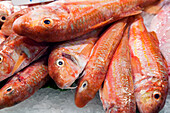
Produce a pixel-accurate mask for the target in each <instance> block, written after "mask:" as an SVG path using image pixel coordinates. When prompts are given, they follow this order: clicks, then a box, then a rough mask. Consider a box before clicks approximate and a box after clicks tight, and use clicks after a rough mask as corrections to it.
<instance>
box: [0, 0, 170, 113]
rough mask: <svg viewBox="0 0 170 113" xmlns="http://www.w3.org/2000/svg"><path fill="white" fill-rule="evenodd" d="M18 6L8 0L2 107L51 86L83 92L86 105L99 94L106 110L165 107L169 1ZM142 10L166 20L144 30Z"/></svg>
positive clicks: (2, 32)
mask: <svg viewBox="0 0 170 113" xmlns="http://www.w3.org/2000/svg"><path fill="white" fill-rule="evenodd" d="M0 1H1V0H0ZM10 2H11V1H9V4H8V5H7V4H5V1H3V3H4V4H1V2H0V23H1V25H2V24H3V25H2V26H1V27H0V109H3V108H5V107H10V106H13V105H16V104H17V103H20V102H22V101H24V100H26V99H27V98H29V97H30V96H31V95H33V94H34V93H35V92H36V91H37V90H38V89H40V88H41V87H42V86H43V85H44V84H45V83H47V84H45V86H44V87H46V88H49V87H50V88H54V89H57V90H60V91H63V89H64V91H65V89H75V88H76V92H75V100H74V101H75V105H76V106H77V107H79V108H82V107H84V106H86V105H87V104H88V102H89V101H91V100H92V99H93V98H94V97H95V95H96V94H97V92H98V91H99V95H100V99H101V102H102V104H103V109H104V110H105V112H106V113H123V112H125V113H131V112H132V113H135V112H137V113H138V112H140V113H158V112H159V111H160V110H161V109H162V108H163V107H164V105H165V101H166V98H167V93H168V88H169V86H168V85H169V82H168V65H169V56H168V54H169V51H168V49H169V48H168V47H169V45H168V42H169V39H168V36H169V32H168V31H169V21H168V20H169V7H168V6H169V5H168V4H169V1H168V0H164V1H163V0H93V1H91V0H58V1H53V2H44V3H37V4H35V3H33V4H31V5H30V4H29V5H26V7H24V9H23V8H21V6H16V7H18V8H16V9H15V8H14V7H15V6H12V5H10ZM5 5H6V6H9V7H7V9H8V10H7V9H6V8H5V7H6V6H5ZM21 5H22V4H21ZM165 6H166V7H165ZM162 7H163V8H162ZM9 10H10V11H11V12H10V13H8V12H9ZM14 10H15V11H14ZM7 13H8V14H7ZM140 13H142V14H143V15H142V14H141V15H142V16H143V17H144V16H145V17H146V19H145V20H147V21H148V19H147V18H148V17H149V16H150V17H153V15H156V16H155V18H158V19H156V20H154V19H153V21H152V22H151V25H150V21H148V22H146V23H145V25H144V23H143V18H142V17H141V16H140V15H139V14H140ZM144 14H146V15H144ZM6 15H7V16H6ZM145 17H144V18H145ZM145 26H146V27H148V26H151V27H150V28H151V29H153V30H154V31H155V32H152V31H150V32H148V31H147V29H146V28H145ZM151 29H150V30H151ZM43 56H44V57H43ZM48 73H49V75H48ZM49 79H50V80H49ZM48 80H49V81H48ZM47 81H48V82H47ZM44 87H43V88H44ZM169 89H170V88H169ZM60 93H62V92H60ZM54 102H56V103H57V102H58V101H57V100H54ZM21 104H22V103H21ZM57 104H58V103H57ZM55 105H56V104H54V106H53V107H55ZM86 107H88V106H86ZM86 107H85V108H86ZM101 107H102V106H101ZM165 108H166V107H165ZM11 109H12V108H11ZM66 109H67V107H66ZM2 111H3V110H2ZM67 111H68V110H67ZM0 112H1V110H0Z"/></svg>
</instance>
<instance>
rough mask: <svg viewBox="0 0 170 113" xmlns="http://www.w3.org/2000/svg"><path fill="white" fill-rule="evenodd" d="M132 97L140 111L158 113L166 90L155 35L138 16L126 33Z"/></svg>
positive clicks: (165, 79)
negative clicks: (128, 47) (129, 55)
mask: <svg viewBox="0 0 170 113" xmlns="http://www.w3.org/2000/svg"><path fill="white" fill-rule="evenodd" d="M129 35H130V36H129V45H130V52H131V64H132V73H133V78H134V88H135V89H134V90H135V98H136V103H137V106H138V109H139V111H140V113H158V112H159V111H160V110H161V109H162V108H163V106H164V104H165V100H166V97H167V93H168V69H167V64H166V62H165V59H164V57H163V56H162V54H161V52H160V49H159V42H158V39H157V37H156V34H155V33H153V32H151V33H149V32H148V31H147V29H146V27H145V25H144V23H143V18H142V17H141V16H140V15H138V16H136V17H135V21H134V22H133V23H132V25H131V27H130V32H129Z"/></svg>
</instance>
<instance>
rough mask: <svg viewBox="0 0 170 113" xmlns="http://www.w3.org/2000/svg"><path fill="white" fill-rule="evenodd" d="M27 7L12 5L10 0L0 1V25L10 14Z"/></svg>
mask: <svg viewBox="0 0 170 113" xmlns="http://www.w3.org/2000/svg"><path fill="white" fill-rule="evenodd" d="M27 7H28V6H14V5H13V4H12V2H11V1H0V25H2V24H3V23H4V22H5V21H6V19H7V17H8V16H9V15H10V14H12V13H14V12H17V11H19V10H21V9H24V8H27Z"/></svg>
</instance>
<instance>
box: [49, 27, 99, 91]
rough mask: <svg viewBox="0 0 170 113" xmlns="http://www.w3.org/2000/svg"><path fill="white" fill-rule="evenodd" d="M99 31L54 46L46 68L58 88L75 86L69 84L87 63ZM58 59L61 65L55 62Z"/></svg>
mask: <svg viewBox="0 0 170 113" xmlns="http://www.w3.org/2000/svg"><path fill="white" fill-rule="evenodd" d="M100 31H101V30H98V31H97V30H95V31H92V32H91V33H87V34H85V35H83V36H81V37H79V38H77V39H74V40H72V41H68V42H65V43H63V44H61V45H57V46H55V47H54V49H53V50H52V52H51V53H50V55H49V59H48V69H49V75H50V77H51V78H52V79H53V80H54V81H55V83H56V84H57V86H58V87H59V88H61V89H74V88H76V87H70V86H71V85H72V84H73V82H74V81H75V80H76V79H77V78H78V77H79V75H80V73H81V72H82V71H83V69H84V67H85V65H86V64H87V62H88V60H89V57H90V54H91V50H92V48H93V46H94V44H95V42H96V41H97V39H98V35H99V33H100ZM59 61H60V62H62V63H63V65H59V64H57V62H59Z"/></svg>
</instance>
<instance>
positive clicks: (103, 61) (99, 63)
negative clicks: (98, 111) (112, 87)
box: [75, 19, 127, 107]
mask: <svg viewBox="0 0 170 113" xmlns="http://www.w3.org/2000/svg"><path fill="white" fill-rule="evenodd" d="M126 23H127V19H124V20H121V21H119V22H116V23H115V24H113V25H112V26H111V27H110V28H109V29H108V30H107V31H106V32H105V33H104V34H103V35H102V36H101V37H100V39H99V40H98V41H97V42H96V44H95V46H94V48H93V53H92V55H91V56H90V59H89V61H88V63H87V65H86V67H85V69H84V71H83V74H82V78H81V79H80V81H79V83H78V87H77V89H76V93H75V104H76V106H77V107H84V106H85V105H86V104H87V103H88V102H89V101H90V100H92V99H93V98H94V97H95V95H96V93H97V91H98V90H99V89H100V87H101V85H102V82H103V81H104V79H105V74H106V72H107V69H108V66H109V63H110V61H111V58H112V56H113V53H114V52H115V50H116V48H117V46H118V44H119V42H120V40H121V38H122V35H123V32H124V29H125V26H126Z"/></svg>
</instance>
